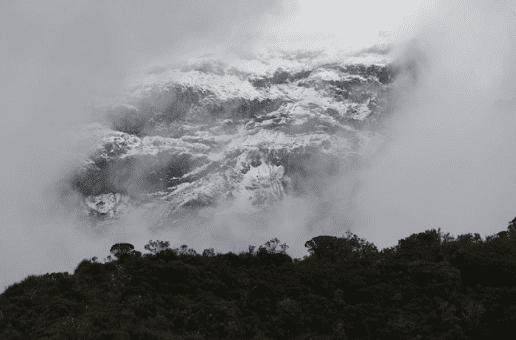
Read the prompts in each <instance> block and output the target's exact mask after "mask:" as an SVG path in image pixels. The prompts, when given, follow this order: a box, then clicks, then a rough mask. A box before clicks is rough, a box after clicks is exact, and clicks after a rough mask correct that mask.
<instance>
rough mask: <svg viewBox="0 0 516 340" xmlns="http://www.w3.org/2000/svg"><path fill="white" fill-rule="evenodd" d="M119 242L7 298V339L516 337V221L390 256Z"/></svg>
mask: <svg viewBox="0 0 516 340" xmlns="http://www.w3.org/2000/svg"><path fill="white" fill-rule="evenodd" d="M169 245H170V244H169V242H164V241H152V240H151V241H150V242H149V243H148V244H147V245H146V246H145V249H146V250H147V251H149V253H147V254H142V253H141V252H138V251H135V250H134V246H133V245H131V244H123V243H122V244H116V245H114V246H113V247H112V248H111V255H110V256H108V258H106V259H105V262H104V263H101V262H98V261H97V258H96V257H94V258H92V259H89V260H88V259H85V260H83V261H82V262H81V263H79V264H78V266H77V268H76V269H75V271H74V273H73V274H68V273H49V274H46V275H42V276H34V275H32V276H29V277H27V278H26V279H24V280H23V281H22V282H19V283H15V284H13V285H11V286H9V287H8V288H7V289H6V290H5V292H4V293H3V294H2V295H0V338H1V339H5V340H8V339H48V340H49V339H299V340H301V339H314V340H315V339H349V340H351V339H407V340H409V339H410V340H412V339H509V338H512V337H511V333H512V332H513V329H514V325H515V324H516V256H515V255H516V218H515V219H513V220H512V221H511V222H510V223H509V227H508V228H507V230H505V231H502V232H499V233H497V234H495V235H492V236H487V237H486V238H485V239H482V238H481V237H480V235H479V234H474V235H472V234H471V233H470V234H465V235H460V236H458V237H453V236H451V235H450V234H449V233H447V234H444V233H442V232H441V231H440V229H439V230H437V231H436V230H435V229H432V230H427V231H425V232H422V233H418V234H413V235H411V236H410V237H407V238H405V239H402V240H400V241H399V242H398V245H396V246H393V247H391V248H386V249H383V250H381V251H379V250H378V249H377V247H376V246H375V245H374V244H372V243H369V242H367V241H366V240H364V239H361V238H359V237H358V236H357V235H354V234H352V233H350V232H349V231H348V232H347V233H346V235H345V236H343V237H332V236H319V237H315V238H313V239H311V240H309V241H308V242H306V244H305V247H307V248H308V250H309V253H310V255H308V256H305V257H304V258H303V259H292V258H291V257H290V256H289V255H288V254H287V249H288V246H287V245H286V244H280V241H279V240H278V239H273V240H271V241H269V242H267V243H266V244H265V245H263V246H260V247H259V248H258V249H257V250H255V247H254V246H249V249H248V250H247V251H245V252H244V251H243V252H240V253H239V254H235V253H232V252H229V253H226V254H222V253H215V251H214V249H213V248H210V249H206V250H204V252H203V254H202V255H201V254H197V253H196V252H195V250H193V249H189V248H188V246H187V245H183V246H182V247H181V248H176V249H170V247H169Z"/></svg>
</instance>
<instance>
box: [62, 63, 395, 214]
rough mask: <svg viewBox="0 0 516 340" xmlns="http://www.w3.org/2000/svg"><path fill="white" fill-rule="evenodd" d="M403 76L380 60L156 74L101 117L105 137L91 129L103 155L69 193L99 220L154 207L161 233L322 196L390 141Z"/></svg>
mask: <svg viewBox="0 0 516 340" xmlns="http://www.w3.org/2000/svg"><path fill="white" fill-rule="evenodd" d="M394 73H395V72H394V70H393V68H391V67H390V66H389V64H388V63H387V62H386V61H385V60H384V59H382V56H381V55H374V54H365V55H362V56H360V57H353V58H351V57H350V58H348V59H347V60H344V61H340V62H338V63H337V62H327V61H324V60H321V59H320V58H319V56H318V55H317V54H314V53H304V54H303V53H297V54H287V53H276V54H267V55H261V56H257V57H253V58H250V59H247V60H235V61H232V62H227V61H226V62H222V61H220V60H218V59H216V58H210V57H203V58H199V59H192V60H190V61H189V62H187V63H183V64H181V65H167V66H163V67H155V68H153V69H151V70H150V71H149V72H147V74H146V75H145V77H144V78H143V79H140V80H139V81H137V82H135V83H134V84H133V86H131V87H130V88H129V89H128V91H127V93H126V95H125V96H124V97H123V98H122V99H120V100H119V101H118V102H117V103H110V104H104V105H102V106H99V107H98V108H97V110H103V111H104V112H106V116H107V117H108V124H107V125H108V126H105V125H102V124H92V125H89V126H86V127H85V128H84V129H85V131H86V133H87V134H88V135H89V136H95V139H96V141H97V144H98V145H97V147H96V151H95V152H94V153H93V154H92V155H90V156H89V157H88V159H87V160H85V163H84V166H83V167H82V168H81V169H80V170H78V171H77V172H76V173H75V174H74V176H73V178H72V185H73V187H74V189H75V190H77V191H78V192H80V193H81V195H82V196H83V197H84V204H83V207H82V209H83V211H84V212H86V213H87V214H89V215H90V216H94V217H95V218H100V219H111V218H116V217H117V216H120V214H124V212H127V211H129V210H130V209H132V208H134V207H145V208H146V209H148V210H149V211H153V212H154V213H155V214H157V215H156V216H157V217H158V221H161V222H165V221H167V220H168V219H172V218H174V215H180V214H181V213H182V212H195V211H199V210H200V209H202V208H203V207H208V206H217V205H218V204H221V203H226V204H228V203H229V204H233V205H235V206H238V209H239V210H240V211H244V212H247V211H248V212H253V211H257V210H259V209H262V208H263V207H266V206H270V205H271V204H273V203H274V202H277V201H280V200H282V198H283V197H285V195H303V194H304V193H307V192H310V191H317V190H320V185H319V184H321V183H323V182H324V181H325V180H326V179H327V178H329V177H331V176H332V175H334V174H336V173H338V172H342V171H346V166H347V165H348V164H351V163H352V162H353V161H354V160H357V159H360V158H363V157H367V155H368V154H369V153H370V152H371V151H372V150H374V148H375V145H377V143H376V142H375V140H378V139H379V140H381V129H380V126H381V120H382V114H385V108H386V107H387V103H388V100H387V98H388V94H389V90H390V89H391V86H392V80H393V77H394Z"/></svg>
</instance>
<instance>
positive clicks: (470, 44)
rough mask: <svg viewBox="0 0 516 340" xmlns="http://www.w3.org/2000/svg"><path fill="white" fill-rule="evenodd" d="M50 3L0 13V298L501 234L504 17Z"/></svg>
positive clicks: (512, 194)
mask: <svg viewBox="0 0 516 340" xmlns="http://www.w3.org/2000/svg"><path fill="white" fill-rule="evenodd" d="M52 3H53V4H54V6H42V5H41V6H39V5H35V4H32V5H30V4H21V3H19V4H15V3H14V2H5V3H4V4H2V6H3V7H2V8H3V9H5V10H2V11H1V12H2V14H1V15H2V22H3V24H2V29H3V31H5V32H9V34H8V35H6V38H2V40H1V49H2V50H3V51H9V52H5V53H2V55H1V56H0V58H1V59H0V61H1V62H2V66H3V67H2V70H1V71H2V73H1V77H2V79H3V81H2V84H0V93H1V94H0V96H1V97H0V98H1V99H2V107H1V109H2V116H1V124H0V125H1V127H0V129H1V130H0V132H1V133H0V138H1V139H0V141H1V158H2V159H3V164H4V167H3V170H2V179H1V184H2V190H3V194H2V196H1V204H0V213H1V225H2V226H1V228H0V233H1V234H0V236H1V237H0V239H1V240H2V241H1V242H2V243H1V244H0V246H1V249H2V253H1V257H0V268H1V270H2V273H7V274H5V275H3V277H4V279H3V280H5V282H4V281H2V282H1V285H2V286H3V285H4V284H7V282H12V281H14V280H16V279H15V278H16V277H24V276H26V275H27V273H28V272H27V270H29V272H34V271H36V272H42V273H46V272H52V271H65V270H73V268H75V266H76V264H77V262H78V261H80V260H81V259H83V258H85V257H90V256H94V255H99V254H104V253H106V249H109V247H111V245H112V244H114V243H119V242H131V243H133V244H135V245H136V246H137V247H142V246H143V245H144V244H145V243H146V242H147V241H148V240H149V239H150V238H153V239H154V238H159V239H162V240H169V241H170V242H171V243H172V244H179V243H180V244H184V243H186V244H188V245H189V246H190V247H192V248H195V249H197V251H199V252H200V251H202V249H204V248H209V247H214V248H215V249H216V250H217V251H228V250H240V249H246V248H247V246H248V245H249V244H258V243H263V242H265V241H267V240H269V239H271V237H278V238H279V239H280V240H281V241H282V242H286V243H287V244H289V245H290V249H289V253H290V254H291V255H292V256H293V257H301V256H303V255H305V254H306V249H304V247H303V245H304V243H305V242H306V241H307V240H309V239H310V238H312V237H315V236H319V235H335V236H337V235H342V234H343V233H344V232H345V231H346V230H347V229H348V228H349V229H350V230H352V231H353V232H354V233H356V234H357V235H359V236H360V237H363V238H365V239H367V240H368V241H371V242H374V243H375V244H376V245H377V246H379V247H380V248H381V247H388V246H392V245H393V244H395V243H396V242H397V240H398V239H400V238H401V237H404V236H408V235H410V234H411V233H413V232H420V231H423V230H425V229H429V228H438V227H441V228H442V229H443V230H446V231H451V232H452V233H455V234H457V233H460V232H462V231H468V232H478V233H481V234H490V233H492V232H496V231H499V230H501V229H504V227H505V225H506V223H507V221H509V220H511V219H512V218H513V217H514V215H515V214H514V211H515V206H514V202H515V199H516V181H515V180H516V178H515V175H514V171H513V169H514V168H516V157H515V156H514V151H513V146H514V145H515V143H516V134H514V129H515V128H516V115H515V114H514V111H515V109H514V98H515V96H516V94H515V89H516V73H515V70H514V62H515V61H516V48H515V43H514V41H515V39H514V37H515V36H516V27H515V22H516V20H514V18H515V13H516V11H515V10H514V8H513V5H514V4H513V3H512V2H510V1H498V2H495V1H488V2H482V1H472V2H470V3H469V4H465V3H464V2H461V1H449V2H446V1H442V2H439V3H438V4H434V5H431V6H426V7H425V6H422V7H420V8H418V9H417V11H416V9H415V6H416V5H415V3H416V2H414V4H412V5H410V6H414V7H410V6H407V7H403V6H394V5H393V8H394V7H397V8H400V7H402V8H403V9H400V10H398V11H396V10H392V11H391V12H392V13H391V14H390V15H380V14H379V13H380V12H382V11H385V10H386V7H385V6H386V5H382V4H380V3H379V2H367V1H366V2H363V4H354V5H351V4H348V6H349V7H347V8H341V9H339V10H336V8H335V7H334V5H332V4H331V2H329V1H327V2H321V6H320V7H317V6H315V5H310V6H308V5H301V4H299V3H297V2H293V1H286V2H283V3H279V2H278V4H276V3H275V2H272V1H271V2H268V1H266V2H263V1H261V2H260V1H255V2H251V3H250V4H248V5H246V6H243V5H238V4H237V3H236V2H234V1H227V2H224V3H223V4H222V5H220V4H219V5H217V4H215V2H213V3H211V2H210V3H208V4H204V2H199V1H191V2H186V1H185V2H175V3H176V4H172V3H169V4H166V3H159V4H158V3H156V4H155V5H148V6H147V5H144V4H139V5H135V6H133V7H131V6H127V7H126V6H122V3H121V2H112V3H110V4H104V5H102V6H95V5H93V4H92V3H88V2H80V3H79V2H77V3H75V2H71V4H73V5H66V4H64V3H62V2H58V1H56V2H52ZM420 3H424V4H426V5H428V4H429V3H430V2H425V1H419V2H417V4H420ZM303 6H305V7H303ZM368 6H369V7H368ZM382 6H383V7H382ZM409 7H410V8H411V9H410V10H411V11H413V12H414V13H416V15H411V16H409V14H413V13H409V12H408V9H407V8H409ZM228 8H232V9H233V11H229V10H227V9H228ZM368 8H372V9H375V10H374V11H373V10H368ZM341 14H342V16H344V17H345V18H347V19H346V20H344V18H341V17H340V16H341ZM185 18H187V19H185ZM321 18H327V20H322V19H321ZM389 18H390V19H389ZM4 19H5V20H4ZM330 19H331V20H330ZM394 19H395V20H394ZM390 20H391V21H390ZM339 22H340V24H339ZM50 23H52V24H50ZM381 25H384V26H385V27H388V28H389V29H392V31H393V32H391V33H392V34H391V35H390V38H389V39H390V41H389V42H388V43H380V44H377V45H374V44H373V40H374V39H373V38H378V31H379V30H380V29H383V28H382V26H381ZM394 26H396V29H394ZM4 28H5V29H4ZM389 39H386V40H389ZM269 41H273V44H272V45H273V46H268V42H269ZM361 41H364V43H363V46H360V42H361ZM346 42H349V45H348V46H345V45H346ZM359 46H360V47H359ZM269 47H270V48H269ZM341 47H342V49H343V50H344V51H338V50H339V48H341ZM21 244H23V245H24V247H25V248H26V249H29V250H28V251H27V252H23V253H20V252H19V249H20V245H21Z"/></svg>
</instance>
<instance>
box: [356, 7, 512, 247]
mask: <svg viewBox="0 0 516 340" xmlns="http://www.w3.org/2000/svg"><path fill="white" fill-rule="evenodd" d="M424 13H426V14H425V15H423V16H421V17H420V20H419V22H417V24H414V25H412V27H405V29H406V31H405V32H399V33H400V34H399V35H398V39H399V40H398V41H397V44H395V49H394V50H393V52H392V54H391V55H392V56H393V57H394V58H395V60H396V63H397V64H398V65H400V66H402V67H404V70H405V71H404V72H403V73H402V76H401V77H400V78H398V84H399V86H398V89H397V94H398V95H397V98H398V100H397V102H396V103H395V104H394V105H395V109H394V110H393V113H392V114H393V118H392V120H391V122H390V135H389V142H388V143H387V144H386V146H385V148H384V149H383V152H382V153H380V154H379V155H378V156H377V157H376V158H375V159H374V161H373V163H372V165H371V166H370V167H369V168H367V169H364V171H362V172H361V173H360V175H359V177H360V179H361V182H362V183H363V187H362V189H361V190H360V192H359V194H358V195H357V198H356V207H357V208H356V209H357V210H356V211H355V216H356V218H355V220H354V223H355V225H356V227H357V231H356V232H357V233H358V234H359V235H360V236H363V237H366V238H367V239H368V240H369V239H371V240H374V241H377V242H375V244H377V245H379V246H392V245H395V244H396V241H397V240H399V239H400V238H403V237H408V236H409V235H410V234H412V233H417V232H422V231H424V230H427V229H431V228H436V229H437V228H439V227H441V228H442V229H443V230H444V231H449V232H451V233H452V234H454V235H459V234H461V233H469V232H472V233H475V232H478V233H480V234H481V235H484V236H485V235H490V234H493V233H495V232H498V231H500V230H503V229H505V228H506V227H507V224H508V221H510V220H512V218H514V216H516V205H515V203H514V202H516V175H515V172H514V169H515V167H516V156H515V155H514V150H513V148H514V145H516V144H515V143H516V134H515V133H514V131H515V128H516V114H514V112H513V114H509V113H508V112H507V110H505V111H504V110H501V109H500V104H498V105H497V104H496V103H497V102H499V101H500V100H508V99H511V98H514V97H516V86H515V85H516V82H515V81H516V77H515V70H516V68H515V66H514V65H516V63H515V62H516V54H515V51H516V40H515V39H514V38H515V37H516V8H515V6H514V3H513V2H510V1H505V2H504V1H468V2H465V1H440V2H437V3H436V4H435V5H434V7H433V8H432V10H431V11H427V12H424Z"/></svg>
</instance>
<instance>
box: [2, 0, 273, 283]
mask: <svg viewBox="0 0 516 340" xmlns="http://www.w3.org/2000/svg"><path fill="white" fill-rule="evenodd" d="M0 13H1V14H0V16H1V20H0V22H1V24H0V30H1V31H2V32H3V33H2V37H1V38H0V49H1V50H2V53H1V54H0V65H1V67H0V79H2V81H1V82H0V103H1V107H0V112H1V113H0V115H1V116H0V121H1V124H0V145H1V151H0V152H1V156H0V157H1V160H2V167H1V170H0V171H1V174H0V175H1V176H0V177H1V179H0V181H1V188H2V194H1V196H0V218H1V228H0V258H1V260H0V261H1V263H0V268H2V275H1V277H2V280H0V287H1V288H2V289H3V286H4V285H6V284H8V283H11V282H14V281H18V280H20V279H22V278H23V277H25V276H26V275H28V274H29V273H46V272H52V271H66V270H69V271H72V270H73V269H74V268H75V266H76V264H77V263H78V262H79V261H80V260H82V259H83V258H85V257H91V256H94V255H97V256H99V258H102V257H103V255H102V254H105V253H106V250H109V247H110V246H111V242H112V240H113V239H117V238H118V236H117V234H116V232H117V231H116V230H115V231H113V232H112V233H111V235H110V236H109V237H108V236H106V237H105V238H101V239H99V237H98V234H97V233H94V232H92V231H91V230H90V229H88V226H84V225H81V224H80V223H78V222H77V221H76V220H75V219H74V218H73V216H72V215H71V213H70V211H73V208H74V207H75V206H76V204H77V200H78V199H79V198H78V197H77V196H75V195H73V193H71V192H69V193H68V194H67V195H65V196H64V197H65V198H66V200H65V201H63V190H62V189H63V185H62V182H63V179H65V178H66V177H67V176H68V175H69V171H70V170H71V169H73V168H74V167H75V166H76V165H77V164H78V163H77V162H79V161H80V158H81V157H80V156H81V154H86V153H87V152H88V151H89V148H90V147H91V145H88V144H87V143H86V144H84V143H83V144H78V143H75V142H74V141H73V140H72V139H70V131H73V129H74V128H75V127H77V126H78V125H79V124H81V123H84V122H88V121H91V120H93V119H95V118H96V117H92V116H91V112H90V111H88V110H86V107H87V104H88V103H90V102H91V100H92V99H96V98H99V97H112V96H114V95H116V94H117V93H118V92H119V91H120V90H121V89H122V88H123V86H124V85H125V84H126V82H127V79H128V77H130V76H132V75H133V74H134V73H135V72H136V71H137V70H138V69H139V68H140V67H142V66H145V65H147V64H150V63H152V62H156V61H161V60H172V61H173V60H177V59H180V58H182V57H184V56H187V55H189V54H191V53H194V52H197V51H199V50H203V49H206V50H213V51H217V52H227V51H229V52H233V53H235V52H239V51H242V50H246V49H248V48H251V47H253V46H254V45H255V43H257V41H258V39H259V38H260V37H261V35H262V32H263V30H264V27H266V25H267V23H268V22H269V21H271V20H274V18H276V17H277V16H278V15H281V14H282V4H281V2H277V1H272V0H271V1H268V0H267V1H254V0H253V1H246V2H242V1H235V0H217V1H212V0H210V1H201V0H188V1H151V2H143V1H56V0H50V1H45V2H18V1H3V2H2V4H1V5H0ZM123 241H125V240H123ZM146 241H148V239H147V240H146ZM139 246H140V245H139ZM141 246H143V245H141ZM106 255H107V254H106ZM5 280H8V281H9V282H7V281H5Z"/></svg>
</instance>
